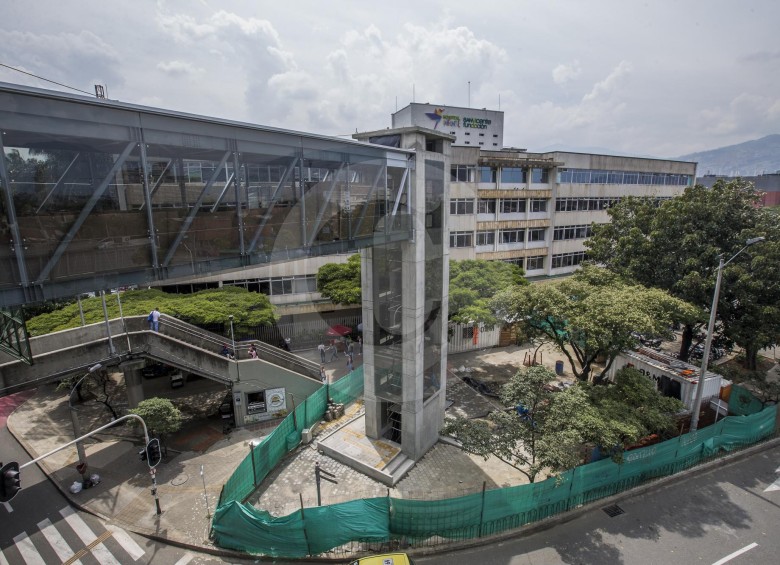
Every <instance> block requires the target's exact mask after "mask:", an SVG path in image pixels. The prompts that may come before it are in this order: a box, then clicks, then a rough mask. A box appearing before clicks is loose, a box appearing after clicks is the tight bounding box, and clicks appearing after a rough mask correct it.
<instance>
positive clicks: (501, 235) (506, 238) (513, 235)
mask: <svg viewBox="0 0 780 565" xmlns="http://www.w3.org/2000/svg"><path fill="white" fill-rule="evenodd" d="M498 241H499V242H501V243H523V241H525V230H524V229H517V230H499V231H498Z"/></svg>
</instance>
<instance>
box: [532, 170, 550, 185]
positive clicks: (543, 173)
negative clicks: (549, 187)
mask: <svg viewBox="0 0 780 565" xmlns="http://www.w3.org/2000/svg"><path fill="white" fill-rule="evenodd" d="M531 182H534V183H545V184H546V183H548V182H549V171H548V170H547V169H542V168H540V167H534V168H533V169H531Z"/></svg>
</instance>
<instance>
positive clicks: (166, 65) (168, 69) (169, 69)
mask: <svg viewBox="0 0 780 565" xmlns="http://www.w3.org/2000/svg"><path fill="white" fill-rule="evenodd" d="M157 68H158V69H159V70H161V71H162V72H164V73H166V74H168V75H170V76H174V77H175V76H184V75H197V74H201V73H203V69H201V68H198V67H196V66H195V65H193V64H192V63H187V62H184V61H160V62H159V63H157Z"/></svg>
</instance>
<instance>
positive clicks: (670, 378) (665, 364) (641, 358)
mask: <svg viewBox="0 0 780 565" xmlns="http://www.w3.org/2000/svg"><path fill="white" fill-rule="evenodd" d="M626 366H631V367H633V368H634V369H636V370H638V371H639V372H640V373H642V374H643V375H645V376H646V377H647V378H649V379H652V380H653V381H655V385H656V388H657V389H658V390H660V391H661V393H662V394H663V395H664V396H671V397H673V398H677V399H679V400H682V402H683V404H685V408H686V409H687V410H689V411H690V410H691V409H692V407H693V401H694V399H695V398H696V387H697V386H698V384H699V373H700V370H701V368H700V367H696V366H695V365H691V364H690V363H686V362H684V361H680V360H679V359H675V358H674V357H670V356H669V355H664V354H663V353H658V352H657V351H653V350H651V349H645V348H640V349H638V350H636V351H624V352H623V353H621V354H620V355H618V356H617V358H616V359H615V362H614V363H613V364H612V368H611V369H610V371H609V377H610V378H614V376H615V373H616V372H617V371H618V370H620V369H622V368H623V367H626ZM727 384H731V383H730V382H729V381H726V380H725V379H723V378H722V377H721V376H720V375H718V374H717V373H713V372H711V371H707V372H705V373H704V390H703V391H702V406H706V403H708V402H709V401H710V400H716V401H717V400H718V398H719V396H720V389H721V386H725V385H727Z"/></svg>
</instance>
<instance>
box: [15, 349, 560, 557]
mask: <svg viewBox="0 0 780 565" xmlns="http://www.w3.org/2000/svg"><path fill="white" fill-rule="evenodd" d="M525 351H527V348H526V349H521V348H519V347H505V348H494V349H487V350H479V351H474V352H467V353H460V354H454V355H451V356H450V358H449V365H450V367H451V369H452V370H451V371H450V374H449V375H448V380H447V387H448V389H447V399H448V401H451V402H452V404H451V405H450V407H449V408H448V413H453V414H458V415H463V416H472V417H473V416H481V415H484V414H486V413H487V412H488V411H490V410H491V409H492V408H493V407H494V402H495V401H494V400H493V399H490V398H489V397H486V396H481V395H479V394H478V393H476V392H475V391H474V389H473V388H471V387H470V386H468V385H466V384H465V383H464V382H463V381H462V376H472V377H477V378H479V379H480V380H483V381H490V380H491V379H497V380H501V379H503V378H505V375H507V374H509V373H512V372H515V371H516V370H517V368H518V367H520V366H521V365H522V361H523V355H524V352H525ZM296 353H297V354H299V355H301V356H304V357H307V358H311V359H313V360H315V361H319V354H318V352H317V350H316V349H315V350H311V351H308V350H307V351H304V352H296ZM361 362H362V358H361V357H360V356H357V355H356V356H355V364H356V365H359V364H360V363H361ZM544 364H545V365H551V366H554V364H555V360H554V357H553V356H552V355H550V356H549V359H548V356H547V355H545V359H544ZM325 367H326V371H327V372H328V375H329V379H333V380H336V379H338V378H340V377H341V376H343V375H344V374H345V373H346V359H345V358H344V357H340V358H339V359H338V360H337V361H334V362H333V363H330V364H325ZM361 408H362V404H360V403H357V404H356V405H355V407H354V408H353V409H352V410H351V411H350V412H348V413H347V415H345V416H344V418H343V419H342V421H344V420H346V419H348V418H349V417H354V416H355V415H356V412H357V411H358V410H360V409H361ZM90 410H93V411H94V414H93V413H91V412H90ZM79 417H80V421H81V422H82V424H81V425H82V430H83V433H86V432H87V431H88V430H90V429H95V428H97V427H99V426H100V425H102V424H104V423H105V422H106V412H105V410H104V409H103V408H102V407H101V406H98V407H95V408H91V407H89V406H79ZM90 418H94V421H93V423H92V424H89V423H88V421H89V420H90ZM7 424H8V429H9V431H11V433H12V434H13V435H14V436H15V437H16V438H17V440H18V441H19V442H20V443H21V444H22V446H23V447H24V448H25V449H26V450H27V452H28V453H29V454H30V457H31V458H36V457H38V456H40V455H42V454H44V453H48V452H50V451H52V450H54V449H56V448H57V447H59V446H60V445H63V444H65V443H67V442H69V441H71V440H72V439H73V427H72V422H71V417H70V410H69V408H68V398H67V394H66V393H65V392H63V391H56V390H55V387H54V386H53V385H46V386H43V387H40V388H39V389H38V390H37V391H36V393H35V394H34V395H33V396H31V397H30V398H29V400H27V401H26V402H25V403H24V404H22V405H21V406H19V407H18V408H17V409H16V411H15V412H13V414H11V415H10V416H9V418H8V422H7ZM336 425H339V422H331V423H330V426H331V427H332V426H336ZM271 429H272V428H271V427H268V426H266V427H265V428H262V427H261V426H252V427H248V428H243V429H240V430H234V431H232V432H231V433H230V434H228V435H224V434H223V432H222V423H221V421H220V420H219V418H218V417H212V418H202V419H200V420H198V421H196V422H194V423H192V424H189V425H188V426H187V427H186V429H183V430H181V431H180V432H178V433H177V434H174V435H173V436H172V437H171V438H169V440H168V442H167V443H168V444H169V446H171V449H169V453H168V456H167V457H165V458H164V459H163V462H162V463H161V464H160V465H159V466H158V468H157V471H156V480H157V487H158V495H159V500H160V506H161V509H162V514H161V515H159V516H158V515H157V514H156V508H155V501H154V498H153V496H152V494H151V487H152V479H151V476H150V473H149V469H148V467H147V466H146V463H144V462H142V461H140V460H139V457H138V451H139V450H140V449H141V448H142V444H143V442H142V438H141V437H140V435H139V434H138V433H137V432H136V433H134V432H133V431H132V428H130V427H129V426H118V427H117V428H109V429H108V430H106V432H107V433H104V434H100V435H98V436H96V437H93V438H90V439H89V440H88V441H87V442H85V449H86V454H87V460H88V463H89V473H90V475H91V474H93V473H97V474H98V475H100V478H101V482H100V484H99V485H97V486H95V487H92V488H90V489H87V490H83V491H81V492H80V493H78V494H72V493H71V492H70V491H69V490H68V489H69V487H70V485H71V484H73V483H74V482H75V481H80V479H81V477H80V475H79V474H78V473H77V472H76V469H75V467H76V463H77V453H76V447H75V445H74V446H71V447H68V448H66V449H64V450H62V451H60V452H58V453H56V454H54V455H52V456H50V457H48V458H46V459H44V460H42V461H40V462H39V465H40V467H41V468H42V469H43V471H44V472H45V473H46V474H47V475H48V476H49V477H50V478H51V480H52V481H53V482H54V484H55V485H56V486H57V487H58V488H60V490H61V491H62V492H63V493H64V495H65V496H66V497H67V498H69V499H70V500H71V502H72V504H73V505H74V506H76V507H78V508H80V509H82V510H85V511H87V512H90V513H92V514H95V515H98V516H100V517H101V518H103V519H104V520H107V521H109V522H111V523H113V524H115V525H117V526H119V527H121V528H123V529H126V530H129V531H132V532H136V533H138V534H142V535H145V536H148V537H152V538H157V539H163V540H166V541H168V542H170V543H172V544H176V545H180V546H183V547H189V548H192V549H195V550H198V551H206V552H210V553H218V554H222V555H228V556H230V555H234V556H235V555H238V554H236V553H234V552H230V551H226V550H222V549H220V548H218V547H215V546H214V545H213V544H212V543H211V542H210V541H209V539H208V536H209V528H210V524H211V520H210V516H211V515H212V514H213V512H214V510H215V508H216V505H217V502H218V499H219V494H220V491H221V488H222V485H223V484H224V483H225V482H226V481H227V479H228V478H229V477H230V476H231V475H232V473H233V471H234V470H235V469H236V467H237V465H238V464H239V462H240V461H241V460H243V459H244V458H245V457H246V455H247V454H248V453H249V449H250V448H249V442H250V441H251V440H253V439H258V438H260V437H262V436H263V435H265V434H266V433H268V432H269V431H270V430H271ZM320 433H323V432H320ZM315 462H319V463H320V465H321V466H322V467H323V468H324V469H327V470H329V471H331V472H333V473H334V474H336V476H337V479H338V481H339V483H338V484H337V485H331V484H330V483H325V484H324V485H323V490H322V499H323V503H325V504H331V503H335V502H340V501H343V500H351V499H355V498H359V497H362V496H376V493H377V492H378V493H379V496H384V495H386V494H387V488H386V487H385V486H384V485H381V484H380V483H377V482H376V481H373V480H371V479H369V478H368V477H366V476H364V475H362V474H360V473H358V472H356V471H354V470H352V469H349V468H348V467H346V466H344V465H342V464H340V463H338V462H336V461H334V460H332V459H330V458H328V457H326V456H324V455H321V454H319V453H318V452H317V450H316V444H315V443H312V444H310V445H302V446H299V447H298V448H297V449H296V450H295V451H293V453H292V456H289V457H286V458H285V459H284V460H283V462H282V464H280V465H279V466H278V468H277V469H275V470H274V472H273V473H272V474H271V475H270V476H269V477H268V478H267V479H266V480H265V482H264V483H263V485H261V487H260V489H258V491H257V493H255V495H253V497H252V498H251V499H250V501H249V502H251V503H254V504H256V505H257V506H258V507H260V508H263V509H265V510H267V511H268V512H270V513H271V514H273V515H276V516H283V515H286V514H289V513H291V512H293V511H295V510H297V509H298V508H300V498H299V495H300V496H302V497H303V501H304V504H305V505H307V506H310V505H316V491H315V489H314V484H313V483H314V481H313V470H314V464H315ZM442 469H447V472H446V473H442V472H441V470H442ZM201 470H202V472H203V474H202V475H201ZM23 475H24V471H22V476H23ZM483 482H485V483H487V484H488V487H489V488H495V487H497V486H509V485H512V484H519V483H521V482H524V478H523V476H522V475H521V474H520V473H519V472H518V471H516V470H515V469H512V468H511V467H508V466H507V465H504V464H503V463H501V462H498V461H494V460H488V461H487V462H485V461H483V460H482V458H480V457H475V456H471V455H468V454H466V453H464V452H462V451H461V450H460V449H457V448H456V447H453V446H451V445H448V444H446V443H443V442H439V443H437V444H436V445H435V446H434V447H433V448H432V449H431V450H430V451H429V452H428V453H427V454H426V455H425V456H424V457H423V458H422V460H420V461H419V462H418V463H417V465H416V466H415V467H414V468H413V469H412V470H411V471H410V473H409V475H407V477H406V478H404V479H403V480H402V481H400V482H399V483H398V485H396V487H395V488H394V489H392V490H391V495H393V496H400V497H404V498H423V497H427V498H431V497H434V498H447V497H452V496H459V495H462V494H467V493H470V492H478V491H479V490H480V489H481V488H482V484H483ZM22 484H24V481H22ZM204 493H205V495H206V496H204Z"/></svg>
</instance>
